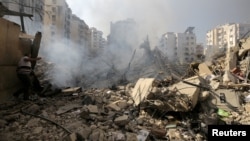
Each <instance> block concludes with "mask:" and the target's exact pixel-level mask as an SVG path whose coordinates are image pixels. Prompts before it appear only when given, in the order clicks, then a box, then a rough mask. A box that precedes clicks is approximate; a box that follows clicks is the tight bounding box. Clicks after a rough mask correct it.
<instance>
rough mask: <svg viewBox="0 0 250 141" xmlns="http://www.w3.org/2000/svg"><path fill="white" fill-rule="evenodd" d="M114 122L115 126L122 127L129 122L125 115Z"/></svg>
mask: <svg viewBox="0 0 250 141" xmlns="http://www.w3.org/2000/svg"><path fill="white" fill-rule="evenodd" d="M114 122H115V124H117V125H120V126H124V125H126V124H127V123H128V122H129V120H128V116H127V115H123V116H120V117H117V118H116V119H115V121H114Z"/></svg>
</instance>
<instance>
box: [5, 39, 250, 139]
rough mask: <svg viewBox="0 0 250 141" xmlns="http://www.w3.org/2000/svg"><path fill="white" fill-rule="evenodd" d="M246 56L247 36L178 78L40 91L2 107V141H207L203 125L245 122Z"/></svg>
mask: <svg viewBox="0 0 250 141" xmlns="http://www.w3.org/2000/svg"><path fill="white" fill-rule="evenodd" d="M249 50H250V39H249V38H248V39H246V40H243V41H242V45H241V46H237V47H235V48H232V49H230V50H228V51H227V52H226V53H224V54H221V55H220V56H217V57H216V58H213V60H212V61H211V62H202V63H199V64H198V67H197V65H196V67H190V68H189V69H188V70H189V71H188V73H187V75H185V76H181V75H179V74H178V73H175V71H173V70H169V72H170V73H171V75H168V76H164V79H158V77H159V76H158V77H155V78H154V77H142V78H139V79H138V80H137V81H135V82H130V83H127V84H125V85H114V86H113V87H110V88H100V89H99V88H89V89H82V87H71V88H63V89H54V88H53V86H51V85H45V88H44V90H43V92H41V93H40V94H43V95H40V96H38V95H34V96H33V101H29V102H21V103H16V102H13V101H12V102H6V103H3V104H2V105H1V117H2V118H1V119H0V128H1V140H13V141H14V140H65V141H76V140H93V141H94V140H95V141H97V140H98V141H105V140H106V141H112V140H113V141H123V140H124V141H131V140H134V141H139V140H140V141H147V140H166V141H167V140H170V141H171V140H172V141H173V140H197V141H202V140H206V138H207V126H208V125H211V124H213V125H217V124H249V120H250V118H249V112H250V104H249V103H248V102H249V101H250V97H249V84H248V81H249V68H248V66H249V64H248V63H249V56H248V54H249V53H248V52H249ZM158 57H159V56H158ZM43 63H44V64H38V65H37V66H38V67H41V68H40V69H39V70H40V71H41V72H38V71H37V74H39V73H40V75H38V76H39V77H40V79H41V82H42V83H43V84H48V82H49V80H46V79H45V78H43V76H45V75H43V74H42V72H43V69H45V68H46V69H49V68H50V67H51V66H50V65H51V64H49V63H47V64H46V63H45V62H43ZM190 66H194V65H190ZM117 84H118V83H117Z"/></svg>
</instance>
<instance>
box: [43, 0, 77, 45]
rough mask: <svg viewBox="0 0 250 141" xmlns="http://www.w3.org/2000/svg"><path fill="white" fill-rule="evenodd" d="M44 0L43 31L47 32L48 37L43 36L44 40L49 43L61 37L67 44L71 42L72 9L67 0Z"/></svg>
mask: <svg viewBox="0 0 250 141" xmlns="http://www.w3.org/2000/svg"><path fill="white" fill-rule="evenodd" d="M44 1H45V7H44V20H43V24H44V26H43V33H44V34H46V37H44V38H43V41H44V42H45V43H46V45H47V44H48V43H51V42H54V41H55V40H57V39H60V40H61V41H63V42H64V43H65V44H69V40H70V27H71V26H70V23H71V22H70V20H71V15H72V11H71V9H70V8H69V7H68V4H67V3H66V1H65V0H44ZM63 39H64V40H63ZM46 45H45V46H46Z"/></svg>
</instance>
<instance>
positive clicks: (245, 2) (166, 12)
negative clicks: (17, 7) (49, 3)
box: [66, 0, 250, 44]
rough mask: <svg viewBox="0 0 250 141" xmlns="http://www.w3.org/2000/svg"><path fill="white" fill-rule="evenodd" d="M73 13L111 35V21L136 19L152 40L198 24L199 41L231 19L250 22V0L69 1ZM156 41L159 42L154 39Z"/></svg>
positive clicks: (143, 34)
mask: <svg viewBox="0 0 250 141" xmlns="http://www.w3.org/2000/svg"><path fill="white" fill-rule="evenodd" d="M66 1H67V2H68V4H69V6H70V8H71V9H72V11H73V13H75V14H76V15H78V16H79V17H80V18H82V19H83V20H85V21H86V23H87V24H88V25H90V26H94V27H97V28H98V29H100V30H102V31H103V32H104V33H105V35H108V34H109V24H110V21H118V20H123V19H126V18H133V19H135V20H136V21H137V23H138V24H139V25H140V31H141V32H140V33H141V35H142V36H141V37H142V38H143V37H144V36H145V34H148V35H149V38H150V39H151V40H152V42H157V38H158V37H160V36H161V35H162V34H164V33H166V32H184V31H185V30H186V28H187V27H189V26H193V27H195V33H196V35H197V41H198V43H203V44H205V38H206V32H207V31H208V30H210V29H212V28H214V27H215V26H217V25H220V24H225V23H228V22H250V21H249V19H250V15H249V14H248V13H249V12H248V11H249V5H250V1H249V0H240V1H236V0H219V1H218V0H202V1H201V0H184V1H183V0H154V1H153V0H136V1H134V0H105V1H103V0H84V1H82V0H74V1H72V0H66ZM155 40H156V41H155Z"/></svg>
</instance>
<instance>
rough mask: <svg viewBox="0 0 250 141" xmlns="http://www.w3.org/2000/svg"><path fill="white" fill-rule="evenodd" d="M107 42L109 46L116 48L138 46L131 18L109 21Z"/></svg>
mask: <svg viewBox="0 0 250 141" xmlns="http://www.w3.org/2000/svg"><path fill="white" fill-rule="evenodd" d="M107 42H108V45H109V46H116V47H117V48H126V49H131V50H133V48H134V47H135V46H136V47H138V46H139V42H138V35H137V26H136V22H135V21H134V20H133V19H127V20H123V21H117V22H115V23H112V22H111V24H110V34H109V36H108V41H107Z"/></svg>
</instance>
